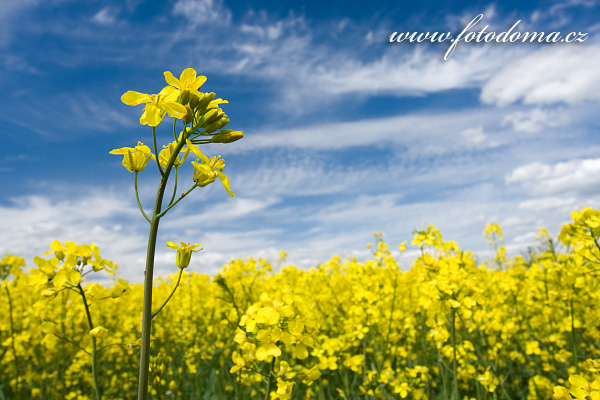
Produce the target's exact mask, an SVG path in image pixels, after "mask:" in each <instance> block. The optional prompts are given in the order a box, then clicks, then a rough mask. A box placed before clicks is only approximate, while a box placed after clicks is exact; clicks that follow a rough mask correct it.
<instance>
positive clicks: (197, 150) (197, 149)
mask: <svg viewBox="0 0 600 400" xmlns="http://www.w3.org/2000/svg"><path fill="white" fill-rule="evenodd" d="M185 143H186V144H187V146H188V149H190V150H191V151H192V153H194V154H195V155H196V157H198V158H200V159H201V160H202V161H203V162H204V163H206V164H208V157H206V156H205V155H204V154H202V152H201V151H200V147H198V146H196V145H195V144H193V143H192V142H191V141H190V140H189V139H186V141H185ZM192 164H193V163H192Z"/></svg>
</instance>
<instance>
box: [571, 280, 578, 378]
mask: <svg viewBox="0 0 600 400" xmlns="http://www.w3.org/2000/svg"><path fill="white" fill-rule="evenodd" d="M573 293H575V284H573ZM573 297H575V296H574V295H573V294H571V341H572V342H573V363H575V368H576V370H577V373H578V374H579V357H578V356H577V341H576V340H575V313H574V307H573Z"/></svg>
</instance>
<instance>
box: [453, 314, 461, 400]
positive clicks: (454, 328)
mask: <svg viewBox="0 0 600 400" xmlns="http://www.w3.org/2000/svg"><path fill="white" fill-rule="evenodd" d="M451 314H452V315H451V320H452V349H453V350H454V360H453V362H452V373H453V374H454V396H455V397H454V398H455V399H456V400H460V396H459V394H458V374H457V371H456V370H457V367H456V327H455V319H456V309H455V308H453V309H452V312H451Z"/></svg>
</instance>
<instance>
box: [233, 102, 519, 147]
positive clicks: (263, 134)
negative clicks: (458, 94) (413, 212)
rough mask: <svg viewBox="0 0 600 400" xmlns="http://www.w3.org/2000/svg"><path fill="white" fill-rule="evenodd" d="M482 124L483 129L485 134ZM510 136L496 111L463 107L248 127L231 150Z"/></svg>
mask: <svg viewBox="0 0 600 400" xmlns="http://www.w3.org/2000/svg"><path fill="white" fill-rule="evenodd" d="M473 125H479V126H480V127H481V132H479V128H476V129H475V130H472V129H473ZM484 129H485V130H486V131H487V133H485V134H484V133H483V132H484ZM482 135H484V136H483V137H484V138H485V140H484V139H483V137H482ZM514 136H515V135H514V134H511V132H510V131H509V130H507V129H504V130H503V129H501V115H499V113H498V112H497V111H496V110H493V109H466V110H460V111H457V112H427V113H420V114H409V115H402V116H395V117H387V118H377V119H366V118H365V119H361V120H358V121H353V122H336V123H328V124H320V125H314V126H305V127H302V128H296V129H277V130H261V131H260V133H257V134H255V133H254V132H247V137H248V138H251V139H249V140H246V139H244V140H243V141H240V142H238V143H239V144H238V143H236V146H232V147H231V150H230V151H232V152H242V151H249V150H252V149H267V148H273V147H288V148H303V149H314V150H339V149H345V148H351V147H360V146H384V145H385V146H390V145H401V146H407V147H408V148H410V149H415V150H418V154H423V153H425V154H446V153H451V152H454V151H462V150H464V148H465V147H469V148H471V147H474V145H477V147H478V148H487V147H496V146H498V145H499V144H502V143H507V142H510V141H511V140H512V139H513V138H514ZM475 142H477V143H475ZM228 151H229V149H228Z"/></svg>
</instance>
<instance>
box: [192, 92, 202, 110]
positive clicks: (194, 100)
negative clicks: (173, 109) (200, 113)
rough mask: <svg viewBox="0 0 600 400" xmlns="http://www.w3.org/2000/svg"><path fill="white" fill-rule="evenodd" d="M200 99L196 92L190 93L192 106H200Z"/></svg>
mask: <svg viewBox="0 0 600 400" xmlns="http://www.w3.org/2000/svg"><path fill="white" fill-rule="evenodd" d="M199 101H200V99H199V98H198V96H196V95H195V94H190V107H191V108H192V110H193V109H195V108H196V106H198V102H199Z"/></svg>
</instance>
